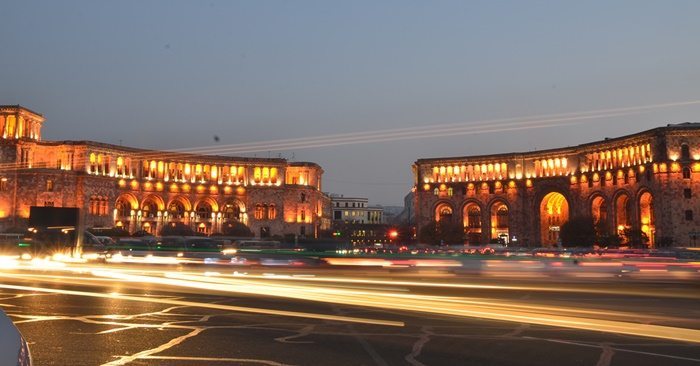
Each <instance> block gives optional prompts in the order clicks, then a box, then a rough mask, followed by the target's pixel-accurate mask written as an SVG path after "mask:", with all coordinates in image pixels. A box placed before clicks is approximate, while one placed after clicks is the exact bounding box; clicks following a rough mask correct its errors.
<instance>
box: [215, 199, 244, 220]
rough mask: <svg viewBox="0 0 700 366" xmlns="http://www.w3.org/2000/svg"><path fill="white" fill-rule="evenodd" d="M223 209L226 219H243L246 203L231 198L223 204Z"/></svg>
mask: <svg viewBox="0 0 700 366" xmlns="http://www.w3.org/2000/svg"><path fill="white" fill-rule="evenodd" d="M221 211H222V214H223V216H224V220H226V221H243V217H242V215H243V213H244V212H245V205H244V204H243V202H241V201H239V200H229V201H226V203H224V204H223V206H222V208H221Z"/></svg>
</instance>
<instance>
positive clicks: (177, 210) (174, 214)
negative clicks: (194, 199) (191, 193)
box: [168, 196, 192, 219]
mask: <svg viewBox="0 0 700 366" xmlns="http://www.w3.org/2000/svg"><path fill="white" fill-rule="evenodd" d="M190 210H192V205H191V204H190V201H189V200H188V199H187V198H185V197H182V196H177V197H175V198H174V199H173V200H172V201H170V203H169V204H168V216H169V217H170V218H171V219H184V218H186V217H187V212H188V211H190Z"/></svg>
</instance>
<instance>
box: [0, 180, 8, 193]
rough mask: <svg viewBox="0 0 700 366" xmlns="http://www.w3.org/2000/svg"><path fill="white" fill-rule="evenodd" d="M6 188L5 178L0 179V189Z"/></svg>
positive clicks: (4, 189)
mask: <svg viewBox="0 0 700 366" xmlns="http://www.w3.org/2000/svg"><path fill="white" fill-rule="evenodd" d="M6 190H7V178H2V179H0V191H6Z"/></svg>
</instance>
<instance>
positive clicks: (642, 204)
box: [639, 191, 655, 247]
mask: <svg viewBox="0 0 700 366" xmlns="http://www.w3.org/2000/svg"><path fill="white" fill-rule="evenodd" d="M639 223H640V225H641V227H640V228H641V230H642V232H643V233H644V234H646V235H647V238H649V242H648V244H649V246H650V247H653V246H654V232H655V226H654V197H653V196H652V195H651V193H649V192H648V191H645V192H644V193H642V194H641V195H640V196H639Z"/></svg>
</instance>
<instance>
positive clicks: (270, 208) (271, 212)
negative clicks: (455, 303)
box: [267, 205, 277, 220]
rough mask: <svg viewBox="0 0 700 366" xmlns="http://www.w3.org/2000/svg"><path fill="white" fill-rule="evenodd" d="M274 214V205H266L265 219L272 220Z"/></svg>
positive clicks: (275, 213) (275, 214) (275, 211)
mask: <svg viewBox="0 0 700 366" xmlns="http://www.w3.org/2000/svg"><path fill="white" fill-rule="evenodd" d="M276 216H277V210H276V209H275V205H270V206H268V207H267V219H268V220H274V219H275V217H276Z"/></svg>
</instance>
